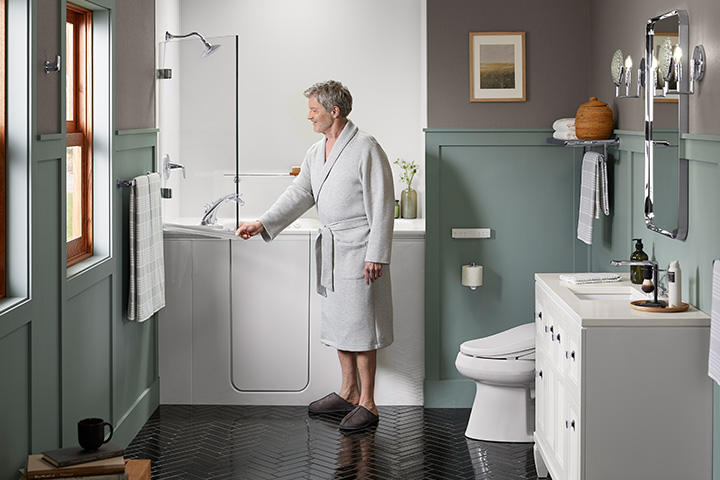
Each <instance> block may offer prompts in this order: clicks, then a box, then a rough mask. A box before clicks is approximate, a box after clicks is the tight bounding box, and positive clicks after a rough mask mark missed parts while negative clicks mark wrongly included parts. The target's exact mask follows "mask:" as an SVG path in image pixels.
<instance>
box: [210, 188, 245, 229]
mask: <svg viewBox="0 0 720 480" xmlns="http://www.w3.org/2000/svg"><path fill="white" fill-rule="evenodd" d="M241 196H242V193H229V194H227V195H223V196H222V197H220V198H218V199H217V200H215V201H214V202H212V203H208V204H207V205H205V215H203V217H202V220H200V225H215V224H216V223H217V211H218V209H219V208H220V206H221V205H222V204H223V203H225V202H236V203H237V204H238V205H240V206H243V205H245V202H243V200H242V198H240V197H241Z"/></svg>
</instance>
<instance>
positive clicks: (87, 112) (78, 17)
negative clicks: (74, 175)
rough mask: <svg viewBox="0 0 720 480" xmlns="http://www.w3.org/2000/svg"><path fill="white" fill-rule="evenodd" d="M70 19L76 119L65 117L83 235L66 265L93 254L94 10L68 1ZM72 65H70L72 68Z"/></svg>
mask: <svg viewBox="0 0 720 480" xmlns="http://www.w3.org/2000/svg"><path fill="white" fill-rule="evenodd" d="M67 22H68V23H72V24H73V25H74V28H73V32H74V39H73V42H72V45H73V60H74V61H73V63H72V67H73V70H74V71H73V72H72V75H73V78H74V82H73V83H74V84H73V87H74V95H73V100H74V105H73V119H72V120H70V121H67V120H66V132H67V146H68V147H81V149H82V153H83V154H82V159H81V162H80V163H81V167H82V168H81V170H82V190H83V193H82V198H83V200H84V201H83V202H81V205H73V206H74V208H77V209H79V210H80V215H81V218H82V219H83V222H82V228H81V235H80V237H77V238H74V239H71V240H69V241H68V242H67V266H68V267H69V266H71V265H74V264H76V263H78V262H81V261H82V260H85V259H87V258H90V257H91V256H92V254H93V219H92V214H93V200H92V191H93V182H92V180H93V169H92V51H93V49H92V34H91V32H92V11H90V10H87V9H84V8H81V7H78V6H76V5H72V4H70V3H68V4H67ZM70 66H71V65H68V67H70Z"/></svg>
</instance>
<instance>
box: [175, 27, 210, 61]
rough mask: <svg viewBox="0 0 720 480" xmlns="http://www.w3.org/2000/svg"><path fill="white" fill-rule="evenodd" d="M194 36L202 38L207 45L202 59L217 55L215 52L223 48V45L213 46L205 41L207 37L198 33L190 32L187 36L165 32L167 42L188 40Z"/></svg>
mask: <svg viewBox="0 0 720 480" xmlns="http://www.w3.org/2000/svg"><path fill="white" fill-rule="evenodd" d="M193 35H197V36H198V38H200V41H201V42H202V43H203V45H205V50H204V51H203V53H202V55H201V57H202V58H205V57H209V56H210V55H212V54H213V53H215V51H216V50H217V49H218V48H220V47H221V45H213V44H211V43H209V42H208V41H207V40H205V37H203V36H202V35H200V34H199V33H198V32H190V33H188V34H187V35H173V34H172V33H170V32H165V41H166V42H167V41H169V40H174V39H176V38H187V37H190V36H193Z"/></svg>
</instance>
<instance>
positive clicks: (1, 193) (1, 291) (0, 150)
mask: <svg viewBox="0 0 720 480" xmlns="http://www.w3.org/2000/svg"><path fill="white" fill-rule="evenodd" d="M5 38H6V37H5V0H0V298H5V279H6V274H7V273H6V271H5V245H6V243H5V193H6V192H5V117H6V115H5V63H6V62H5Z"/></svg>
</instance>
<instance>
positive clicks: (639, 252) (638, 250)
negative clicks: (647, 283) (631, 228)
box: [630, 238, 648, 285]
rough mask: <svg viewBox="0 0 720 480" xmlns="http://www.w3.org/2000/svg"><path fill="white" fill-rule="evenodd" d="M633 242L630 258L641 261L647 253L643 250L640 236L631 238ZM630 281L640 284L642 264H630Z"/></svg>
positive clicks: (646, 257) (646, 256) (641, 281)
mask: <svg viewBox="0 0 720 480" xmlns="http://www.w3.org/2000/svg"><path fill="white" fill-rule="evenodd" d="M633 241H634V242H635V251H634V252H633V253H632V255H630V260H633V261H635V260H638V261H643V260H647V259H648V255H647V253H645V252H644V251H643V243H642V238H633ZM630 281H631V282H632V283H636V284H638V285H640V284H641V283H643V266H642V265H631V266H630Z"/></svg>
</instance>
